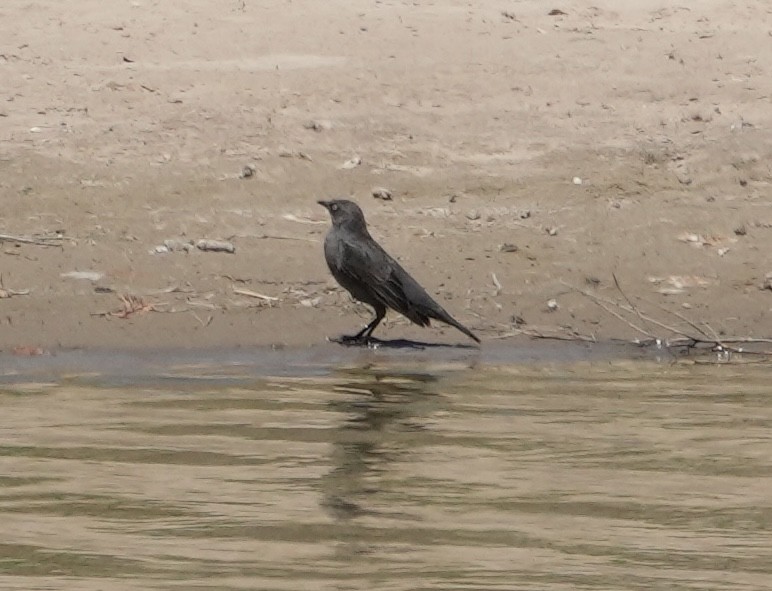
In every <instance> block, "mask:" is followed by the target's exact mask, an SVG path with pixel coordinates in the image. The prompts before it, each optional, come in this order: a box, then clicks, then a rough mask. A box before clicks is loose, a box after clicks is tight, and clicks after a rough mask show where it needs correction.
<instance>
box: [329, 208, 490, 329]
mask: <svg viewBox="0 0 772 591" xmlns="http://www.w3.org/2000/svg"><path fill="white" fill-rule="evenodd" d="M317 203H319V205H321V206H323V207H325V208H326V209H327V211H328V212H329V213H330V218H331V220H332V227H331V228H330V230H329V232H328V233H327V236H326V237H325V239H324V258H325V260H326V261H327V266H328V267H329V268H330V272H331V273H332V276H333V277H334V278H335V280H336V281H337V282H338V283H339V284H340V285H341V286H342V287H343V288H345V289H346V290H347V291H348V292H349V293H350V294H351V295H352V296H353V297H354V299H356V300H359V301H360V302H364V303H365V304H368V305H369V306H371V307H372V308H373V311H374V312H375V318H374V319H373V320H372V322H370V323H369V324H368V325H367V326H365V327H364V328H363V329H362V330H361V331H359V332H358V333H357V334H355V335H353V336H343V337H341V338H340V339H339V341H338V342H341V343H344V344H367V343H369V342H370V340H371V337H372V334H373V331H374V330H375V329H376V327H377V326H378V325H379V324H380V322H381V320H383V318H384V316H385V315H386V310H387V309H388V308H391V309H392V310H395V311H397V312H399V313H400V314H402V315H403V316H405V317H406V318H407V319H408V320H410V321H411V322H414V323H415V324H417V325H419V326H429V321H430V320H439V321H440V322H444V323H445V324H448V325H450V326H452V327H454V328H457V329H458V330H460V331H461V332H463V333H464V334H465V335H466V336H468V337H469V338H470V339H472V340H474V341H475V342H477V343H479V342H480V339H479V338H478V337H477V336H476V335H475V334H474V333H473V332H472V331H471V330H469V329H468V328H466V327H465V326H464V325H463V324H461V323H460V322H458V321H457V320H456V319H455V318H453V317H452V316H451V315H450V314H448V312H447V311H445V309H444V308H443V307H442V306H440V305H439V304H438V303H437V302H436V301H434V299H432V297H431V296H430V295H429V294H428V293H426V290H425V289H424V288H423V287H421V286H420V285H419V283H418V282H417V281H416V280H415V279H413V278H412V277H411V276H410V274H409V273H408V272H407V271H405V269H403V268H402V265H400V264H399V263H398V262H397V261H396V260H394V258H392V257H391V256H390V255H389V253H387V252H386V251H385V250H384V249H383V248H382V247H381V245H380V244H378V243H377V242H376V241H375V240H374V239H373V237H372V236H370V232H369V231H368V230H367V222H365V216H364V214H363V213H362V210H361V209H360V207H359V205H357V204H356V203H354V202H353V201H349V200H347V199H332V200H330V201H318V202H317Z"/></svg>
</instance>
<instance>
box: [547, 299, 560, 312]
mask: <svg viewBox="0 0 772 591" xmlns="http://www.w3.org/2000/svg"><path fill="white" fill-rule="evenodd" d="M559 307H560V306H558V301H557V300H555V299H552V300H549V301H548V302H547V310H549V311H550V312H554V311H555V310H557V309H558V308H559Z"/></svg>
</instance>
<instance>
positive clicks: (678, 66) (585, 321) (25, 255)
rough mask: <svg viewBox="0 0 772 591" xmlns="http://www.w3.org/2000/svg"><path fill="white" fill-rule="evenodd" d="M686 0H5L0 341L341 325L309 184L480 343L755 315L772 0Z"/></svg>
mask: <svg viewBox="0 0 772 591" xmlns="http://www.w3.org/2000/svg"><path fill="white" fill-rule="evenodd" d="M698 4H699V5H698V6H693V7H686V6H684V7H673V6H672V3H670V2H644V3H639V2H633V1H628V2H608V1H607V2H601V3H595V5H594V7H592V8H587V7H586V3H582V2H578V1H569V2H565V3H561V4H560V5H558V4H555V5H554V6H553V5H552V4H550V5H545V4H544V3H543V2H539V1H523V2H498V1H491V2H487V3H485V5H484V7H472V6H470V5H469V4H468V3H465V2H463V3H462V2H455V1H452V0H440V1H437V2H432V3H430V2H404V3H403V2H391V3H389V2H366V3H354V4H352V3H350V2H342V1H340V0H332V1H331V2H318V1H311V0H300V1H298V0H295V1H293V2H286V1H278V0H277V1H271V2H254V1H250V0H243V1H231V0H229V1H227V2H220V3H212V2H205V1H203V0H197V1H193V2H181V1H173V2H163V3H154V2H150V1H149V0H138V1H135V2H127V3H120V4H117V5H116V4H115V3H109V4H106V3H103V2H99V1H97V0H75V1H74V2H69V3H60V4H57V3H53V5H52V4H51V3H36V2H32V3H29V2H17V1H15V0H8V1H6V2H4V3H3V4H2V6H0V23H2V25H0V28H2V30H3V34H2V35H0V69H1V70H2V77H3V80H4V84H3V88H2V91H1V92H0V195H1V196H2V203H3V207H2V210H0V233H2V234H3V235H4V236H5V238H4V239H3V240H2V243H1V244H0V273H1V274H2V288H0V296H2V297H0V349H2V350H5V351H12V350H14V349H16V350H18V351H20V352H23V351H25V350H35V348H36V347H40V348H41V349H42V350H52V349H56V348H58V347H65V348H69V347H167V346H168V347H181V346H182V347H197V346H200V347H212V346H240V345H265V344H281V345H291V346H294V345H307V344H313V343H319V342H322V341H323V340H324V338H325V336H327V335H335V334H338V333H341V332H351V331H353V330H354V329H357V328H358V327H359V326H361V325H362V324H363V323H364V322H366V321H367V320H368V318H369V316H370V314H369V312H368V311H367V310H366V309H365V308H364V307H362V306H360V305H356V304H353V303H352V302H351V301H350V299H349V297H348V296H347V295H346V294H345V293H343V292H342V291H341V290H340V289H339V288H338V287H337V286H336V285H335V284H334V282H333V281H332V280H331V278H330V275H329V273H328V271H327V269H326V267H325V265H324V259H323V255H322V248H321V242H322V239H323V236H324V232H325V231H326V229H327V227H328V218H327V214H326V212H325V211H324V210H323V209H322V208H321V207H319V206H318V205H317V204H316V200H317V199H321V198H329V197H332V196H347V197H349V198H353V199H355V200H357V201H358V202H359V203H360V204H361V205H362V207H363V209H364V210H365V214H366V215H367V218H368V220H369V222H370V225H371V232H372V234H373V235H374V236H375V237H376V238H377V239H379V240H380V241H381V242H382V243H383V244H384V246H386V247H387V249H388V250H390V251H391V252H392V254H394V255H395V256H397V257H398V258H399V259H400V260H401V261H402V262H403V264H404V266H405V267H406V268H407V269H408V270H409V271H411V272H412V274H413V275H414V276H415V277H416V278H417V279H419V281H420V282H421V283H423V284H424V285H425V286H426V287H427V289H428V291H429V292H430V293H432V294H433V295H435V296H436V297H437V299H438V300H439V301H440V302H442V303H443V305H445V307H446V308H447V309H448V310H449V311H450V312H451V313H452V314H453V315H454V316H456V317H457V318H458V320H459V321H461V322H462V323H464V324H466V325H468V326H469V327H470V328H472V329H473V330H475V331H476V332H477V333H478V334H480V336H481V337H482V338H483V340H484V341H485V340H490V339H493V338H500V337H507V335H514V334H516V333H518V331H519V330H522V329H526V330H529V331H536V332H540V333H544V334H558V335H564V336H565V335H582V336H583V337H588V338H598V339H601V340H605V339H612V338H624V339H632V338H635V337H642V336H644V332H646V333H649V334H656V335H658V336H659V335H663V336H664V334H665V333H667V331H666V330H665V329H664V328H662V327H661V326H658V325H657V324H656V323H653V322H651V321H646V320H645V319H642V318H640V317H637V316H636V315H635V314H632V315H631V314H627V315H625V318H626V320H625V321H622V320H620V319H618V318H617V317H615V316H614V315H613V314H611V313H610V312H609V311H607V310H605V309H603V308H602V307H600V306H599V305H598V304H597V303H596V301H593V298H605V299H608V300H612V301H615V302H618V303H622V304H624V303H625V300H624V296H625V295H626V296H627V297H628V298H629V299H630V300H631V301H632V302H633V303H635V304H636V305H637V306H639V307H640V309H641V310H644V311H646V313H648V315H649V316H651V317H652V318H654V319H655V320H658V321H660V322H662V323H664V324H667V325H672V326H674V327H684V328H685V329H686V328H687V327H688V325H687V324H686V323H685V322H684V320H683V319H682V318H679V316H682V317H683V318H688V319H689V320H691V321H692V322H693V323H694V324H695V325H697V326H699V327H701V328H702V329H703V330H705V331H708V332H711V331H715V332H716V333H717V334H722V335H740V336H755V337H769V336H772V289H769V288H765V287H764V285H765V281H767V279H765V277H767V276H768V274H770V273H772V255H770V253H772V188H771V184H770V183H771V181H772V166H771V165H770V162H772V134H770V127H772V71H770V64H771V63H772V28H770V25H769V23H770V22H772V7H770V5H769V3H768V2H765V1H761V0H759V1H752V0H748V1H736V2H730V1H717V0H704V1H703V2H700V3H698ZM552 8H559V9H560V11H561V12H562V14H552V15H550V14H548V13H549V12H550V9H552ZM352 159H361V163H360V164H358V165H356V166H345V165H344V164H345V163H346V162H349V161H351V160H352ZM245 167H246V168H247V169H248V170H249V173H248V175H245V174H244V170H245ZM376 187H384V188H386V189H388V190H389V191H390V192H391V195H392V200H390V201H384V200H379V199H375V198H373V197H372V191H373V189H374V188H376ZM8 236H17V237H20V238H25V237H26V238H35V239H36V240H37V241H38V242H41V239H43V238H45V239H46V240H43V241H42V243H37V244H36V243H26V242H22V241H19V240H14V239H9V238H8ZM200 239H210V240H225V241H228V242H230V243H232V244H233V245H234V247H235V252H234V253H221V252H205V251H201V250H198V249H196V248H195V247H193V248H192V249H191V250H172V251H170V252H163V251H164V248H163V245H164V244H167V245H171V246H172V247H173V248H175V247H181V245H182V244H183V243H190V242H193V243H195V242H196V241H197V240H200ZM167 241H170V242H167ZM45 244H49V245H45ZM73 273H75V274H73ZM614 276H616V277H617V279H618V281H619V284H620V286H621V287H622V290H623V292H624V295H623V294H622V293H620V291H619V290H618V289H617V287H616V286H615V283H614V279H613V277H614ZM579 290H582V291H584V292H586V293H584V294H583V293H581V292H580V291H579ZM607 307H608V306H607ZM610 309H613V310H616V311H618V312H619V311H620V310H619V309H618V308H615V307H614V306H613V305H612V306H610ZM636 327H637V328H636ZM638 329H641V330H638ZM688 330H690V331H693V330H695V329H694V327H691V328H688ZM378 335H379V336H381V337H383V338H419V339H422V340H428V341H439V342H443V341H449V342H456V341H458V342H461V341H463V340H464V337H463V335H460V334H458V333H456V332H455V331H453V330H452V329H448V328H443V327H435V328H432V329H430V330H425V329H420V328H417V327H412V326H409V325H408V323H407V321H406V320H405V319H403V318H401V317H399V316H396V315H390V316H389V317H388V321H387V322H386V323H385V326H383V327H382V328H380V329H379V331H378ZM511 338H516V337H514V336H513V337H511Z"/></svg>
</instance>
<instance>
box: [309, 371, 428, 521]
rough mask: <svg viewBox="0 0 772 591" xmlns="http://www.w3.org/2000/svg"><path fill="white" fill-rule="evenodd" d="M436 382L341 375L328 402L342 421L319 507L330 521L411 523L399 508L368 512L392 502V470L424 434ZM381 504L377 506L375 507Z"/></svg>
mask: <svg viewBox="0 0 772 591" xmlns="http://www.w3.org/2000/svg"><path fill="white" fill-rule="evenodd" d="M436 382H437V377H436V376H434V375H431V374H427V373H415V372H413V373H408V372H401V373H400V372H395V371H393V370H391V371H383V370H374V369H372V368H360V369H356V370H349V371H347V372H346V373H344V374H342V375H341V379H340V381H339V383H338V384H336V385H335V386H334V390H335V391H336V392H344V393H347V394H349V396H348V397H346V398H344V399H336V400H333V401H331V402H330V403H329V404H330V408H331V410H333V411H335V412H337V413H339V414H341V415H342V416H343V420H342V422H341V424H340V427H339V428H338V429H337V430H336V431H335V435H334V441H333V446H332V457H331V464H332V466H333V468H332V470H331V471H330V473H329V474H328V475H327V477H326V478H325V480H324V482H323V495H322V496H323V498H322V502H321V505H322V507H323V508H324V510H325V511H326V512H327V513H328V514H329V515H330V516H331V517H333V519H335V520H336V521H347V520H351V519H353V518H356V517H361V516H363V515H377V516H381V517H389V518H398V519H399V518H401V519H412V517H411V516H409V515H407V514H405V513H404V512H402V511H400V508H399V507H395V506H393V504H392V506H389V507H388V508H387V509H383V508H382V507H381V508H380V509H376V508H374V507H373V504H374V501H373V499H374V498H375V495H380V496H379V499H378V501H382V500H383V498H385V497H388V498H390V499H395V501H394V502H395V503H396V502H398V500H396V499H398V496H399V490H398V489H395V488H394V487H392V486H390V485H392V484H394V483H395V481H396V479H397V478H399V476H398V475H397V474H395V468H396V465H397V464H398V463H399V462H400V461H401V460H405V459H407V456H408V455H409V454H410V453H411V450H412V441H414V440H415V439H416V437H419V436H420V434H421V433H422V432H425V431H426V419H427V418H428V417H429V416H430V415H431V413H433V412H435V411H436V410H437V408H438V407H440V406H441V405H442V400H443V397H442V396H441V395H439V394H438V393H437V392H436V391H435V389H434V386H435V384H436ZM380 504H381V505H382V503H380Z"/></svg>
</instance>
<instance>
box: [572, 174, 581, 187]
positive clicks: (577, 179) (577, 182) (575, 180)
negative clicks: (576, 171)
mask: <svg viewBox="0 0 772 591" xmlns="http://www.w3.org/2000/svg"><path fill="white" fill-rule="evenodd" d="M571 182H572V183H574V184H575V185H581V184H582V179H581V178H579V177H578V176H575V177H574V178H573V179H572V181H571Z"/></svg>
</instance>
